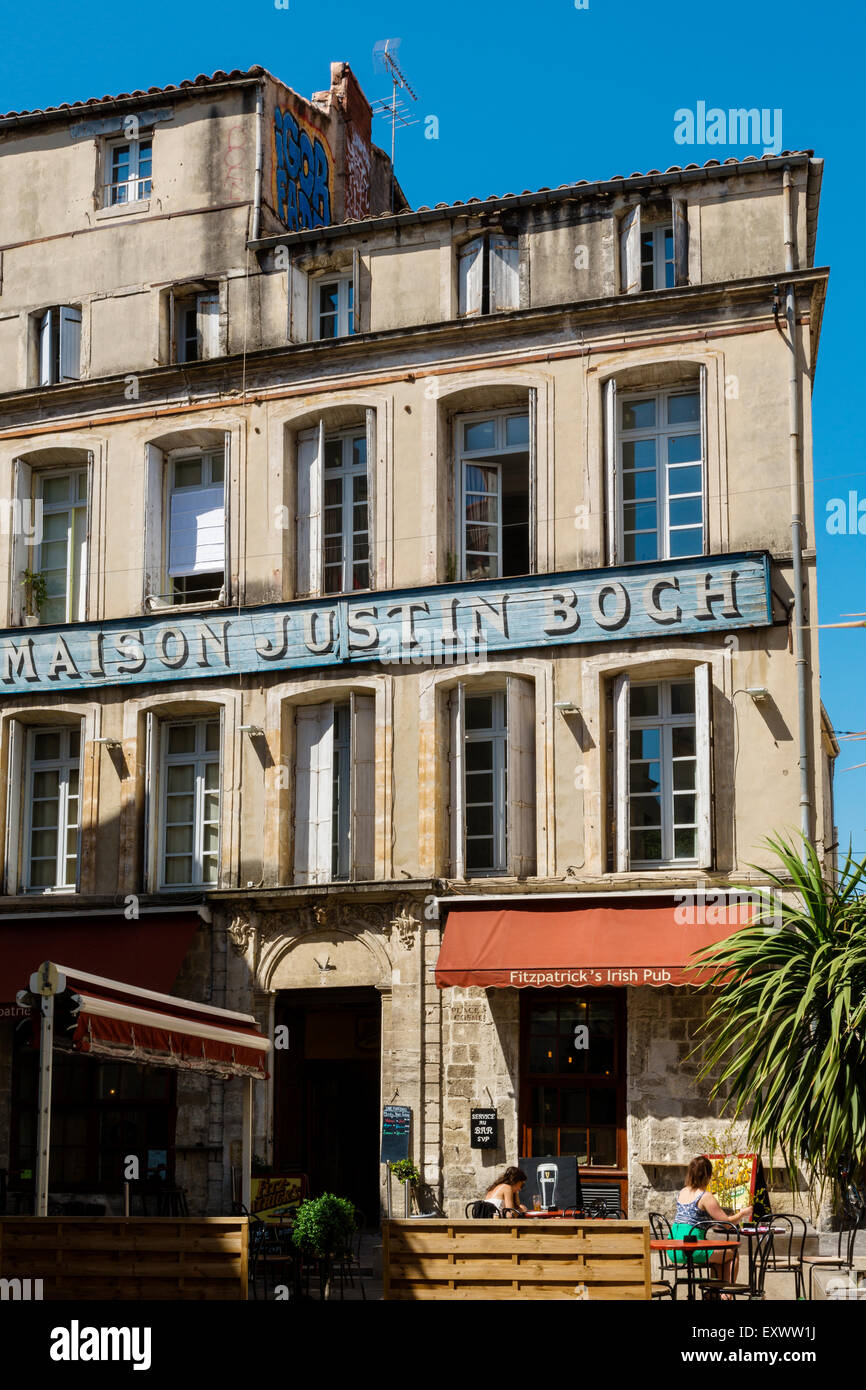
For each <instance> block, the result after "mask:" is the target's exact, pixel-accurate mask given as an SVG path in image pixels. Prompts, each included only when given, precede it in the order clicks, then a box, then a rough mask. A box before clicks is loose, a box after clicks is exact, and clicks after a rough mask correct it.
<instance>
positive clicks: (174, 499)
mask: <svg viewBox="0 0 866 1390" xmlns="http://www.w3.org/2000/svg"><path fill="white" fill-rule="evenodd" d="M223 496H224V489H223V484H222V483H218V484H215V485H214V486H212V487H201V488H191V489H189V490H188V491H187V490H184V491H182V492H173V493H172V495H171V506H170V516H169V539H168V573H169V576H172V575H176V574H209V573H210V572H212V571H214V570H221V569H223V568H224V564H225V510H224V506H223Z"/></svg>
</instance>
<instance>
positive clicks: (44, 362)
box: [39, 309, 51, 386]
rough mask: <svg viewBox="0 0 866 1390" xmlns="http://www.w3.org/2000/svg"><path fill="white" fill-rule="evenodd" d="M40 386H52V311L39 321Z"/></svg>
mask: <svg viewBox="0 0 866 1390" xmlns="http://www.w3.org/2000/svg"><path fill="white" fill-rule="evenodd" d="M39 385H40V386H50V385H51V310H50V309H46V310H45V313H44V314H43V315H42V318H41V319H40V321H39Z"/></svg>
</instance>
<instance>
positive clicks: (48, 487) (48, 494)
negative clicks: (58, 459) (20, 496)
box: [42, 473, 70, 507]
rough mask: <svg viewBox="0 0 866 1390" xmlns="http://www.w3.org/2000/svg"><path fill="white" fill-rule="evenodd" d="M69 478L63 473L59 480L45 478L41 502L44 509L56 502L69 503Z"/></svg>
mask: <svg viewBox="0 0 866 1390" xmlns="http://www.w3.org/2000/svg"><path fill="white" fill-rule="evenodd" d="M69 485H70V477H69V474H68V473H65V474H64V475H63V476H62V477H60V478H46V479H45V480H44V481H43V483H42V501H43V502H44V503H45V505H46V507H48V506H51V505H52V504H54V503H58V502H68V501H69Z"/></svg>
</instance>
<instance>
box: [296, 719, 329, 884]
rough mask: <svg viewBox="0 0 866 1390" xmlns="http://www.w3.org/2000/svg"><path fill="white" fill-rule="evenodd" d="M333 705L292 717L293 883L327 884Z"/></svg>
mask: <svg viewBox="0 0 866 1390" xmlns="http://www.w3.org/2000/svg"><path fill="white" fill-rule="evenodd" d="M333 765H334V706H333V704H331V703H330V702H328V703H326V704H323V705H308V706H302V707H301V708H299V709H298V710H297V711H296V714H295V883H299V884H300V883H329V882H330V879H331V853H332V851H331V837H332V810H333Z"/></svg>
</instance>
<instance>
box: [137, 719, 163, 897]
mask: <svg viewBox="0 0 866 1390" xmlns="http://www.w3.org/2000/svg"><path fill="white" fill-rule="evenodd" d="M159 796H160V786H159V721H158V719H157V717H156V715H155V714H154V713H153V711H152V710H150V711H148V713H147V715H146V716H145V731H144V828H143V834H142V873H141V881H142V886H143V888H144V891H145V893H153V892H154V891H155V889H156V887H157V884H158V883H159V864H158V862H157V859H158V854H159V849H158V846H159V818H160V806H159Z"/></svg>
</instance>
